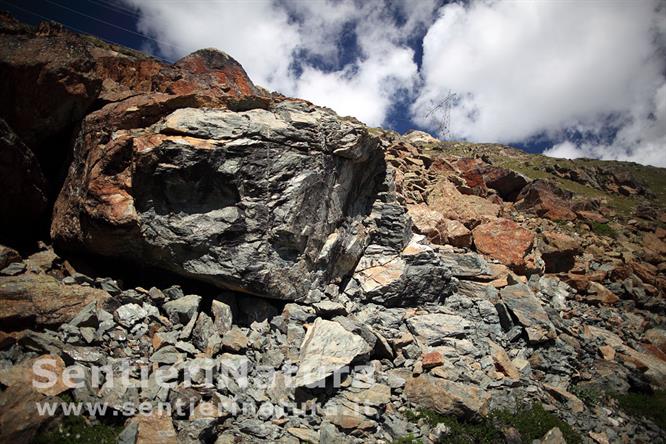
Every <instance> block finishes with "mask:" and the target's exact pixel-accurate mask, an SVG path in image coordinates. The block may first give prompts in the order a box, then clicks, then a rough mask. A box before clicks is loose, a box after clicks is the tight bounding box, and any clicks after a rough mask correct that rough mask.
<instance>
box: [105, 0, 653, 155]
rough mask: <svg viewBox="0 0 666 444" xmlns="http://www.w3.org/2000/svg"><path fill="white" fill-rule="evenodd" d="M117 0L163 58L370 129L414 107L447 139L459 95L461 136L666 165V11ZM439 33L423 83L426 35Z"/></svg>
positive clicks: (492, 2)
mask: <svg viewBox="0 0 666 444" xmlns="http://www.w3.org/2000/svg"><path fill="white" fill-rule="evenodd" d="M117 1H122V2H123V3H125V4H127V5H131V6H133V7H134V8H135V9H136V10H137V12H138V14H139V16H140V21H139V23H138V28H139V30H140V31H141V32H142V33H145V34H147V35H149V36H151V37H153V38H155V39H156V40H158V41H159V43H158V44H157V48H158V50H159V52H160V53H161V54H163V55H166V56H168V57H170V58H178V57H180V56H183V55H185V54H187V53H189V52H191V51H194V50H196V49H199V48H204V47H217V48H219V49H221V50H223V51H226V52H228V53H229V54H230V55H231V56H233V57H234V58H236V59H237V60H238V61H239V62H240V63H241V64H242V65H243V66H244V67H245V69H246V70H247V72H248V73H249V75H250V77H251V78H252V79H253V80H254V81H255V82H256V83H258V84H260V85H262V86H265V87H268V88H270V89H275V90H279V91H281V92H283V93H285V94H287V95H292V96H298V97H302V98H305V99H308V100H311V101H313V102H315V103H317V104H320V105H325V106H329V107H331V108H333V109H334V110H336V111H337V112H338V113H340V114H343V115H353V116H355V117H357V118H359V119H360V120H362V121H364V122H366V123H368V124H370V125H382V124H383V125H385V124H386V117H387V115H388V114H389V112H390V111H391V110H392V108H393V107H394V106H396V104H397V103H398V102H399V101H400V100H403V99H405V98H407V99H410V100H411V101H412V102H413V104H412V107H411V109H410V110H409V111H405V113H406V114H409V113H411V118H412V120H413V121H414V122H415V123H416V124H418V125H422V126H423V127H424V128H426V129H431V130H437V127H438V126H439V125H438V121H441V110H439V111H438V112H436V113H434V116H432V115H431V116H430V117H426V115H427V113H428V111H429V109H431V108H432V107H433V105H434V104H436V103H438V102H439V101H441V99H442V98H443V97H444V95H445V94H446V92H447V91H448V90H449V89H451V90H452V91H454V92H456V93H457V94H458V100H457V101H456V102H455V105H454V107H453V109H452V112H451V129H452V132H453V134H454V136H456V137H458V138H466V139H470V140H474V141H488V142H505V143H507V142H524V141H527V140H529V139H531V138H535V137H544V136H545V137H546V138H549V139H550V140H558V141H563V142H562V143H560V144H557V145H556V146H554V147H552V148H551V149H549V150H547V152H546V153H547V154H549V155H554V156H555V155H559V156H567V157H576V156H588V157H603V158H608V159H623V160H634V161H637V162H643V163H653V164H660V165H663V164H664V162H665V161H664V160H663V158H666V155H664V154H662V152H664V151H666V140H665V139H666V135H665V131H666V130H664V128H666V117H665V114H666V111H664V109H665V108H666V104H665V100H666V97H665V96H666V87H665V86H664V85H666V79H665V75H666V57H664V53H666V50H665V49H664V47H666V14H665V13H664V12H666V7H664V6H662V9H661V11H657V8H658V7H659V5H660V3H659V0H641V1H635V0H598V1H583V2H581V1H571V0H562V1H534V2H530V1H514V0H471V1H468V2H464V3H449V4H446V5H445V6H443V7H441V8H439V7H438V3H439V2H440V1H441V0H419V1H417V2H413V1H409V0H394V1H392V2H385V1H383V0H367V1H361V0H320V1H302V0H258V1H239V0H229V1H204V0H197V1H190V2H187V1H180V0H169V1H146V0H117ZM425 31H427V33H426V34H425V37H424V38H423V41H422V47H423V64H422V66H421V70H420V71H419V69H418V66H417V65H416V62H415V53H414V48H416V47H417V46H418V45H419V44H420V43H421V42H419V41H417V40H415V39H414V37H415V36H420V35H423V33H424V32H425ZM343 42H344V43H343ZM350 42H352V43H353V45H355V48H356V50H355V51H354V52H353V54H351V55H350V53H349V46H350ZM660 51H661V52H660ZM609 128H610V129H612V130H613V131H614V133H613V134H614V137H608V134H609V132H608V130H609ZM572 133H576V134H575V136H576V137H572ZM580 136H583V137H582V138H581V137H580ZM572 140H577V141H578V140H583V142H577V143H574V142H572ZM595 140H596V142H594V141H595ZM599 140H602V141H603V143H602V142H599Z"/></svg>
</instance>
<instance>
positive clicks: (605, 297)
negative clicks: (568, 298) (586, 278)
mask: <svg viewBox="0 0 666 444" xmlns="http://www.w3.org/2000/svg"><path fill="white" fill-rule="evenodd" d="M585 300H586V301H588V302H593V303H598V304H608V305H612V304H616V303H617V302H618V301H619V300H620V298H618V297H617V296H616V295H615V293H613V292H612V291H610V290H609V289H608V288H606V287H604V286H603V285H602V284H600V283H599V282H590V284H589V286H588V287H587V295H586V296H585Z"/></svg>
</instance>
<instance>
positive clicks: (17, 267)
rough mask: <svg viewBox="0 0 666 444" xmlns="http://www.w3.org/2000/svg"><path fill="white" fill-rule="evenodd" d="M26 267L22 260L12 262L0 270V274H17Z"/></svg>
mask: <svg viewBox="0 0 666 444" xmlns="http://www.w3.org/2000/svg"><path fill="white" fill-rule="evenodd" d="M26 268H27V267H26V265H25V263H23V262H13V263H11V264H9V265H8V266H6V267H5V268H3V269H2V270H0V274H2V275H5V276H17V275H19V274H21V273H24V272H25V270H26Z"/></svg>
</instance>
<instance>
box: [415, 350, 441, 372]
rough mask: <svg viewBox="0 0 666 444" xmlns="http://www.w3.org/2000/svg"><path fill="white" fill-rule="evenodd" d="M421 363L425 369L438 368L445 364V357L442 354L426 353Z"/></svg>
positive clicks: (435, 352)
mask: <svg viewBox="0 0 666 444" xmlns="http://www.w3.org/2000/svg"><path fill="white" fill-rule="evenodd" d="M421 362H422V364H423V368H424V369H427V368H433V367H438V366H440V365H442V364H444V357H443V356H442V354H441V353H440V352H438V351H432V352H429V353H425V354H424V355H423V356H422V357H421Z"/></svg>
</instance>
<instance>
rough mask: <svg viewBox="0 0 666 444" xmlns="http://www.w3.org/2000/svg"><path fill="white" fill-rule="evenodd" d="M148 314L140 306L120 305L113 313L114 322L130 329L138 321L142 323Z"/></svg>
mask: <svg viewBox="0 0 666 444" xmlns="http://www.w3.org/2000/svg"><path fill="white" fill-rule="evenodd" d="M147 315H148V313H147V312H146V310H144V309H143V308H142V307H141V306H140V305H137V304H125V305H121V306H120V307H118V308H117V309H116V311H115V312H114V318H115V319H116V321H117V322H118V323H119V324H120V325H122V326H124V327H128V328H130V327H132V326H133V325H134V324H136V323H137V322H139V321H142V320H143V319H144V318H145V317H146V316H147Z"/></svg>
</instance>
